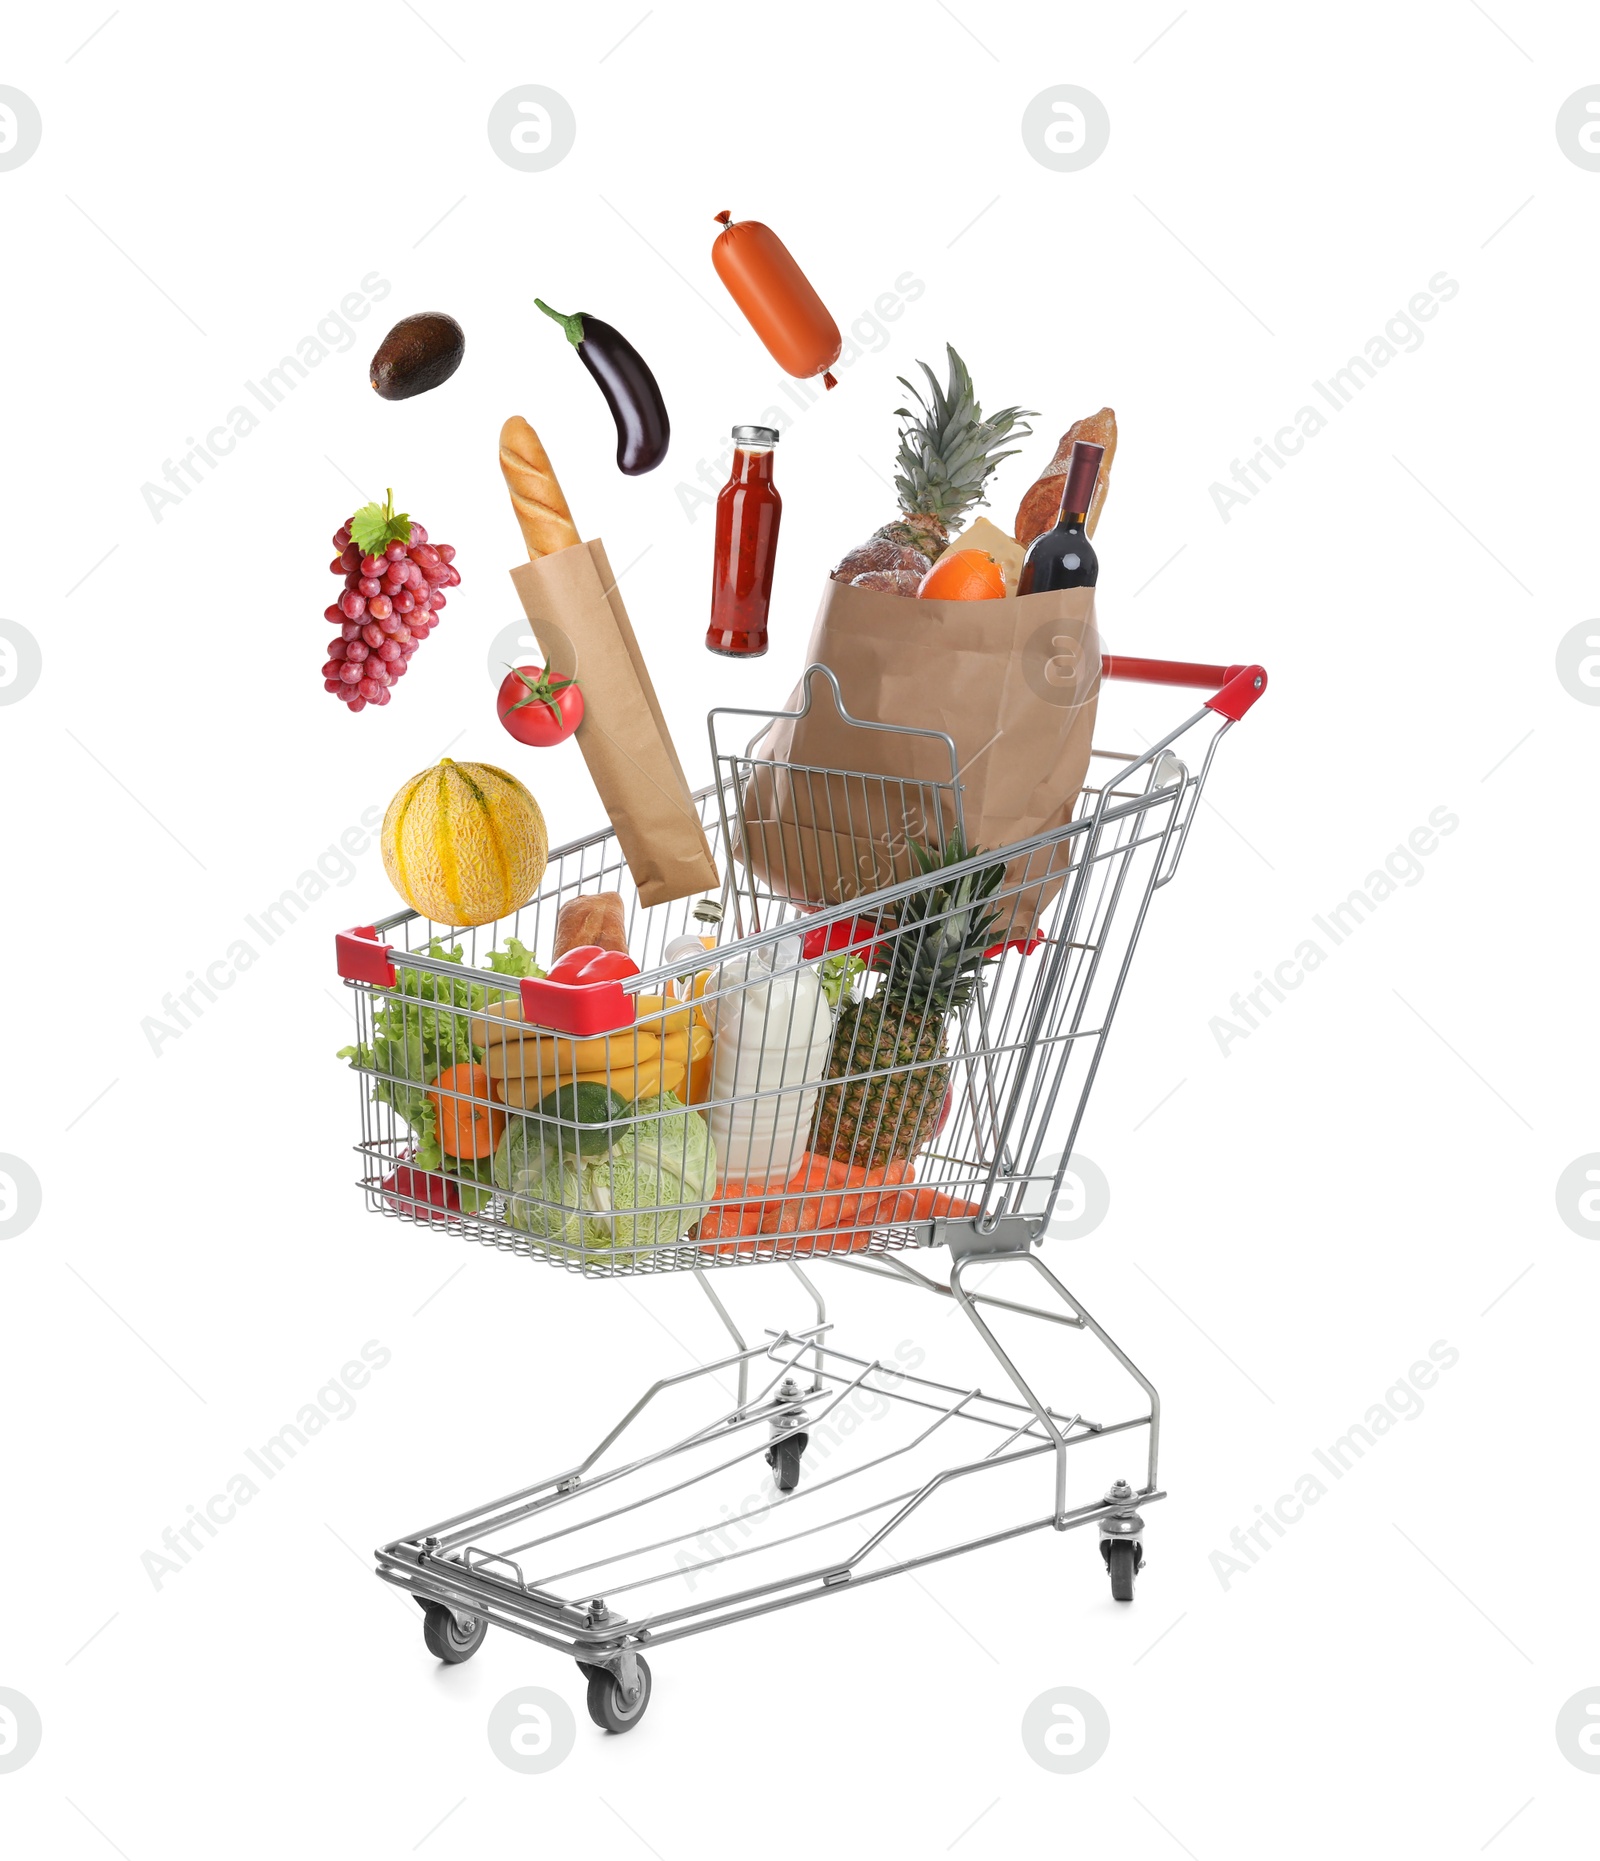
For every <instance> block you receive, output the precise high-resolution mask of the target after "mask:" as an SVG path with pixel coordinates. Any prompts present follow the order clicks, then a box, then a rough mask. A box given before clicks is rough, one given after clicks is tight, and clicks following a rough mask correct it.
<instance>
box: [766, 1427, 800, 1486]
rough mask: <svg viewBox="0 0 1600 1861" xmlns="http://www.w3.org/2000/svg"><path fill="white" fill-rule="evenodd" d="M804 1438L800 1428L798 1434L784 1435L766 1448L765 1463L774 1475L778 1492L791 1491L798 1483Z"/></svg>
mask: <svg viewBox="0 0 1600 1861" xmlns="http://www.w3.org/2000/svg"><path fill="white" fill-rule="evenodd" d="M806 1440H807V1436H806V1434H805V1432H804V1430H802V1431H801V1432H800V1433H798V1434H792V1435H784V1436H783V1437H782V1438H781V1439H780V1440H777V1441H774V1442H773V1444H772V1446H771V1447H769V1448H768V1449H767V1465H768V1466H769V1467H770V1468H771V1469H772V1471H773V1473H774V1475H775V1476H776V1484H777V1488H778V1491H779V1492H780V1493H792V1492H793V1491H794V1489H795V1488H796V1487H797V1486H798V1485H799V1484H800V1456H801V1455H802V1454H803V1453H804V1452H805V1451H806Z"/></svg>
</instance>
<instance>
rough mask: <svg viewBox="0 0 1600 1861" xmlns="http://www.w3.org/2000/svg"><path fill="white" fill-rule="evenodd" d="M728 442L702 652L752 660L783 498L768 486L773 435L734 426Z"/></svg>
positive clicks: (763, 630) (762, 638) (763, 633)
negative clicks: (729, 468)
mask: <svg viewBox="0 0 1600 1861" xmlns="http://www.w3.org/2000/svg"><path fill="white" fill-rule="evenodd" d="M733 441H734V453H733V472H732V475H731V476H730V477H729V479H728V482H727V483H726V484H725V485H724V486H723V487H722V489H721V491H720V492H718V494H717V546H716V555H715V557H714V559H713V561H712V565H711V624H710V626H709V627H707V629H706V650H707V652H712V653H721V654H723V655H724V656H725V657H727V658H729V659H755V658H758V657H759V656H760V655H761V654H762V653H764V652H765V651H766V650H767V604H768V602H769V601H771V599H772V565H773V563H774V561H775V560H776V559H777V554H778V520H779V518H780V517H781V516H782V515H783V499H782V498H781V497H779V496H778V488H777V486H776V485H775V484H773V482H772V449H773V447H774V446H776V445H777V443H778V430H777V428H776V427H770V426H736V427H735V428H734V429H733Z"/></svg>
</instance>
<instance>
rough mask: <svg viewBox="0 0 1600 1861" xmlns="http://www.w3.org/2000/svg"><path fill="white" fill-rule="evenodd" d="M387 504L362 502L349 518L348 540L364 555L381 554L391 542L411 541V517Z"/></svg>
mask: <svg viewBox="0 0 1600 1861" xmlns="http://www.w3.org/2000/svg"><path fill="white" fill-rule="evenodd" d="M390 498H391V502H390V503H388V504H363V505H362V507H361V509H360V510H358V511H357V512H356V514H355V515H354V516H353V517H352V518H351V519H350V540H351V542H353V543H354V544H355V546H356V548H357V549H359V550H360V551H361V553H362V555H364V556H381V555H382V554H383V552H384V551H385V550H386V549H387V548H388V547H389V545H390V544H391V543H409V542H410V541H411V519H410V518H409V517H408V516H407V515H406V513H405V512H404V511H397V510H395V508H394V505H393V502H392V499H393V493H392V492H391V493H390Z"/></svg>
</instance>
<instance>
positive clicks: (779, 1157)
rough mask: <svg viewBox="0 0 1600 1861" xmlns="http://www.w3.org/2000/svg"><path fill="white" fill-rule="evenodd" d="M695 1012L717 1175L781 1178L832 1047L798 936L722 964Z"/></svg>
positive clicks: (796, 1153) (821, 998) (800, 1142)
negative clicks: (703, 1040) (703, 1046)
mask: <svg viewBox="0 0 1600 1861" xmlns="http://www.w3.org/2000/svg"><path fill="white" fill-rule="evenodd" d="M701 1009H702V1012H703V1013H704V1015H705V1017H706V1019H707V1020H708V1021H709V1022H710V1023H711V1026H712V1029H713V1032H714V1034H715V1037H716V1038H715V1041H714V1043H713V1045H712V1049H711V1093H710V1097H711V1103H710V1105H709V1106H708V1107H707V1109H706V1114H705V1115H706V1120H707V1122H708V1124H709V1125H710V1127H711V1136H712V1140H713V1141H714V1143H715V1144H716V1147H717V1178H718V1180H719V1181H720V1182H730V1181H740V1182H749V1183H762V1184H774V1183H783V1182H787V1181H788V1180H789V1178H790V1177H791V1176H792V1175H793V1174H794V1171H795V1168H796V1166H797V1164H798V1163H799V1161H800V1157H801V1155H802V1153H803V1152H804V1150H805V1148H806V1145H807V1143H808V1142H809V1141H810V1137H811V1124H812V1120H813V1118H814V1117H815V1115H816V1109H817V1092H818V1089H819V1088H820V1086H821V1084H822V1080H823V1076H824V1074H825V1073H826V1071H827V1065H828V1050H829V1048H830V1047H831V1046H832V1044H833V1010H832V1008H831V1006H830V1005H829V1002H828V998H827V995H826V994H825V993H824V992H823V988H822V984H821V982H819V981H818V979H817V971H816V965H815V964H813V963H807V962H805V961H804V958H803V941H802V939H801V938H799V937H785V938H784V939H782V940H781V941H780V942H778V943H776V944H769V945H766V946H764V947H763V948H761V949H759V950H752V951H750V952H749V953H747V954H746V955H744V956H741V957H736V958H734V959H733V961H731V962H728V963H724V964H722V965H720V966H719V967H718V968H717V969H715V970H714V971H713V972H712V976H711V981H710V983H709V984H708V986H707V988H706V992H705V995H704V997H703V998H702V1000H701ZM730 1101H731V1102H730Z"/></svg>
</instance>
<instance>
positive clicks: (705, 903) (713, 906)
mask: <svg viewBox="0 0 1600 1861" xmlns="http://www.w3.org/2000/svg"><path fill="white" fill-rule="evenodd" d="M689 915H690V916H691V917H692V918H695V919H697V920H698V921H699V922H700V923H701V924H720V923H721V922H722V906H721V905H720V904H718V902H717V901H716V899H714V898H702V899H701V900H700V902H699V904H697V905H696V906H695V908H694V910H693V911H692V912H690V914H689Z"/></svg>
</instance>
